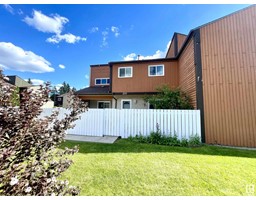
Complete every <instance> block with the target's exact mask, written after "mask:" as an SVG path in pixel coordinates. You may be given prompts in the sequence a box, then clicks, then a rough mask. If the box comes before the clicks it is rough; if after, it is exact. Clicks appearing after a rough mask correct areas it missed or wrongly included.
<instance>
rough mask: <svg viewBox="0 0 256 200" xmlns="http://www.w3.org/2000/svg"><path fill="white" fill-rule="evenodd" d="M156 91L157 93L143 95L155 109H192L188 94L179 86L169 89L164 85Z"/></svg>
mask: <svg viewBox="0 0 256 200" xmlns="http://www.w3.org/2000/svg"><path fill="white" fill-rule="evenodd" d="M157 91H158V92H159V93H158V94H156V95H151V96H147V97H145V101H147V102H149V103H150V104H151V105H153V106H154V108H155V109H193V106H192V105H191V100H190V98H189V96H188V95H187V94H186V93H185V92H182V91H181V90H180V89H179V88H176V89H170V88H169V87H168V86H166V85H164V86H162V87H159V88H157Z"/></svg>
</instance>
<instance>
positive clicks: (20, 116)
mask: <svg viewBox="0 0 256 200" xmlns="http://www.w3.org/2000/svg"><path fill="white" fill-rule="evenodd" d="M14 90H15V88H14V87H12V86H10V85H9V84H6V82H5V81H4V76H3V75H2V72H1V71H0V195H40V196H41V195H77V194H78V192H79V190H78V188H76V187H73V186H69V184H68V181H61V180H58V177H59V175H60V174H61V173H62V172H64V171H65V170H66V169H68V167H69V166H70V165H71V163H72V161H71V160H70V159H68V158H67V156H68V155H72V154H74V153H75V152H77V151H78V148H77V147H74V148H73V149H68V148H66V149H65V150H61V149H58V148H57V147H58V146H59V145H60V144H61V143H62V142H63V141H64V136H65V130H67V129H69V128H72V127H73V126H74V125H73V122H74V121H75V120H76V119H78V118H79V114H81V113H82V112H84V111H85V110H86V105H85V104H84V103H82V102H81V101H80V100H79V99H78V98H77V97H76V96H74V95H72V96H71V98H72V103H71V105H70V107H69V109H70V113H69V114H66V116H65V117H64V118H63V119H58V118H57V116H58V111H55V112H53V113H52V114H51V115H50V116H48V117H44V118H42V117H40V114H41V112H42V109H41V106H42V105H43V104H44V103H45V102H47V100H48V92H49V85H48V84H46V85H45V86H44V87H43V86H41V88H40V89H39V90H38V91H36V92H33V91H32V90H27V89H25V90H23V91H22V92H21V94H20V95H21V97H20V106H19V107H18V108H17V107H13V104H12V94H13V92H14Z"/></svg>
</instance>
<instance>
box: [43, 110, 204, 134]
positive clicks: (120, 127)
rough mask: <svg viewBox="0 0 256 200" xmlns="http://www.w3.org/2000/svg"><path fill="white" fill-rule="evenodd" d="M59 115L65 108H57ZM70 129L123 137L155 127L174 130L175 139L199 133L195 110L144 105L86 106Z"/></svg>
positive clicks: (168, 131) (145, 131)
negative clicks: (160, 108) (100, 107)
mask: <svg viewBox="0 0 256 200" xmlns="http://www.w3.org/2000/svg"><path fill="white" fill-rule="evenodd" d="M59 109H60V114H59V118H63V117H64V116H65V113H68V112H69V111H68V110H66V109H65V108H59ZM52 110H54V109H52V108H45V109H43V113H42V115H41V116H48V115H50V114H51V112H52ZM75 124H76V126H75V128H74V129H69V130H68V131H67V134H74V135H88V136H104V135H111V136H121V137H122V138H127V137H129V136H135V135H136V134H138V135H139V134H141V135H145V136H146V135H149V134H150V132H151V131H156V130H157V124H158V126H159V128H160V130H161V132H162V133H163V134H171V135H174V134H176V135H177V136H178V138H179V139H181V138H187V139H189V137H190V136H191V135H196V134H197V135H198V136H200V137H201V126H200V111H199V110H153V109H152V110H151V109H150V110H144V109H123V110H119V109H89V110H88V111H86V112H85V113H83V114H82V115H81V119H79V120H77V121H76V122H75Z"/></svg>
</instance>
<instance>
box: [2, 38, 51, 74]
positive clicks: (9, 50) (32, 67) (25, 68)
mask: <svg viewBox="0 0 256 200" xmlns="http://www.w3.org/2000/svg"><path fill="white" fill-rule="evenodd" d="M0 66H2V67H3V68H5V69H10V70H15V71H21V72H34V73H44V72H53V71H54V68H52V67H50V66H51V63H50V62H49V61H47V60H46V59H45V58H43V57H42V56H39V55H36V54H35V53H33V52H31V51H26V50H24V49H22V48H21V47H18V46H15V45H14V44H12V43H6V42H0Z"/></svg>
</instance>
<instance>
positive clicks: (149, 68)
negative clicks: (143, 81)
mask: <svg viewBox="0 0 256 200" xmlns="http://www.w3.org/2000/svg"><path fill="white" fill-rule="evenodd" d="M157 66H163V75H157V74H156V75H150V67H157ZM148 76H149V77H155V76H164V64H159V65H149V66H148Z"/></svg>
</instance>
